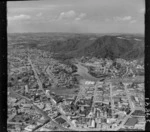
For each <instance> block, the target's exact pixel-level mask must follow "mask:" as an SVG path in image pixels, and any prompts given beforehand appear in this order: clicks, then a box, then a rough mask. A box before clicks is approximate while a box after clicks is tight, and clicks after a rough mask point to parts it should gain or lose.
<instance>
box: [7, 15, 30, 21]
mask: <svg viewBox="0 0 150 132" xmlns="http://www.w3.org/2000/svg"><path fill="white" fill-rule="evenodd" d="M30 18H31V16H29V15H25V14H20V15H18V16H12V17H8V21H17V20H28V19H30Z"/></svg>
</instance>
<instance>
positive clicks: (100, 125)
mask: <svg viewBox="0 0 150 132" xmlns="http://www.w3.org/2000/svg"><path fill="white" fill-rule="evenodd" d="M81 43H83V45H82V44H81ZM103 43H105V45H106V46H105V47H104V46H103ZM126 45H128V46H129V48H128V46H126ZM106 47H107V48H106ZM112 47H113V48H112ZM143 47H144V37H142V36H140V35H126V34H125V35H124V34H123V35H116V34H115V35H114V34H113V35H104V36H101V35H97V34H84V35H83V34H81V35H80V34H62V33H60V34H59V33H54V34H52V33H47V34H44V33H41V34H40V33H39V34H38V33H37V34H34V33H33V34H32V33H31V34H28V33H25V34H8V66H7V67H8V96H7V97H8V116H7V130H8V132H31V131H32V132H34V131H35V132H39V131H128V130H129V131H131V130H136V131H144V130H145V123H146V121H145V96H144V93H145V86H144V58H143V54H144V53H143V52H144V49H143ZM129 49H130V50H129ZM121 53H122V54H121Z"/></svg>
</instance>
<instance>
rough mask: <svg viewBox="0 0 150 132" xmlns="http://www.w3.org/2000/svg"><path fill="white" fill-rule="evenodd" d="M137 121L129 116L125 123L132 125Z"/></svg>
mask: <svg viewBox="0 0 150 132" xmlns="http://www.w3.org/2000/svg"><path fill="white" fill-rule="evenodd" d="M137 122H138V120H137V118H129V119H128V120H127V122H126V123H125V125H126V126H134V125H135V124H136V123H137Z"/></svg>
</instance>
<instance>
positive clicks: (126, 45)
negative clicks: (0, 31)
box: [8, 33, 144, 59]
mask: <svg viewBox="0 0 150 132" xmlns="http://www.w3.org/2000/svg"><path fill="white" fill-rule="evenodd" d="M8 44H15V45H16V44H19V45H22V46H24V47H27V46H28V47H30V48H38V49H42V50H48V51H51V52H53V53H57V55H56V58H62V59H63V58H71V57H82V56H92V57H100V58H101V57H102V58H112V59H114V58H124V59H138V58H143V57H144V36H141V35H101V36H99V35H94V34H88V35H87V34H85V35H84V34H81V35H80V34H52V33H50V34H44V33H43V34H42V33H40V34H15V35H14V34H13V35H9V37H8Z"/></svg>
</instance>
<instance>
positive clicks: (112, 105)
mask: <svg viewBox="0 0 150 132" xmlns="http://www.w3.org/2000/svg"><path fill="white" fill-rule="evenodd" d="M112 89H113V87H112V84H110V99H111V110H112V116H113V110H114V100H113V94H112Z"/></svg>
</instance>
